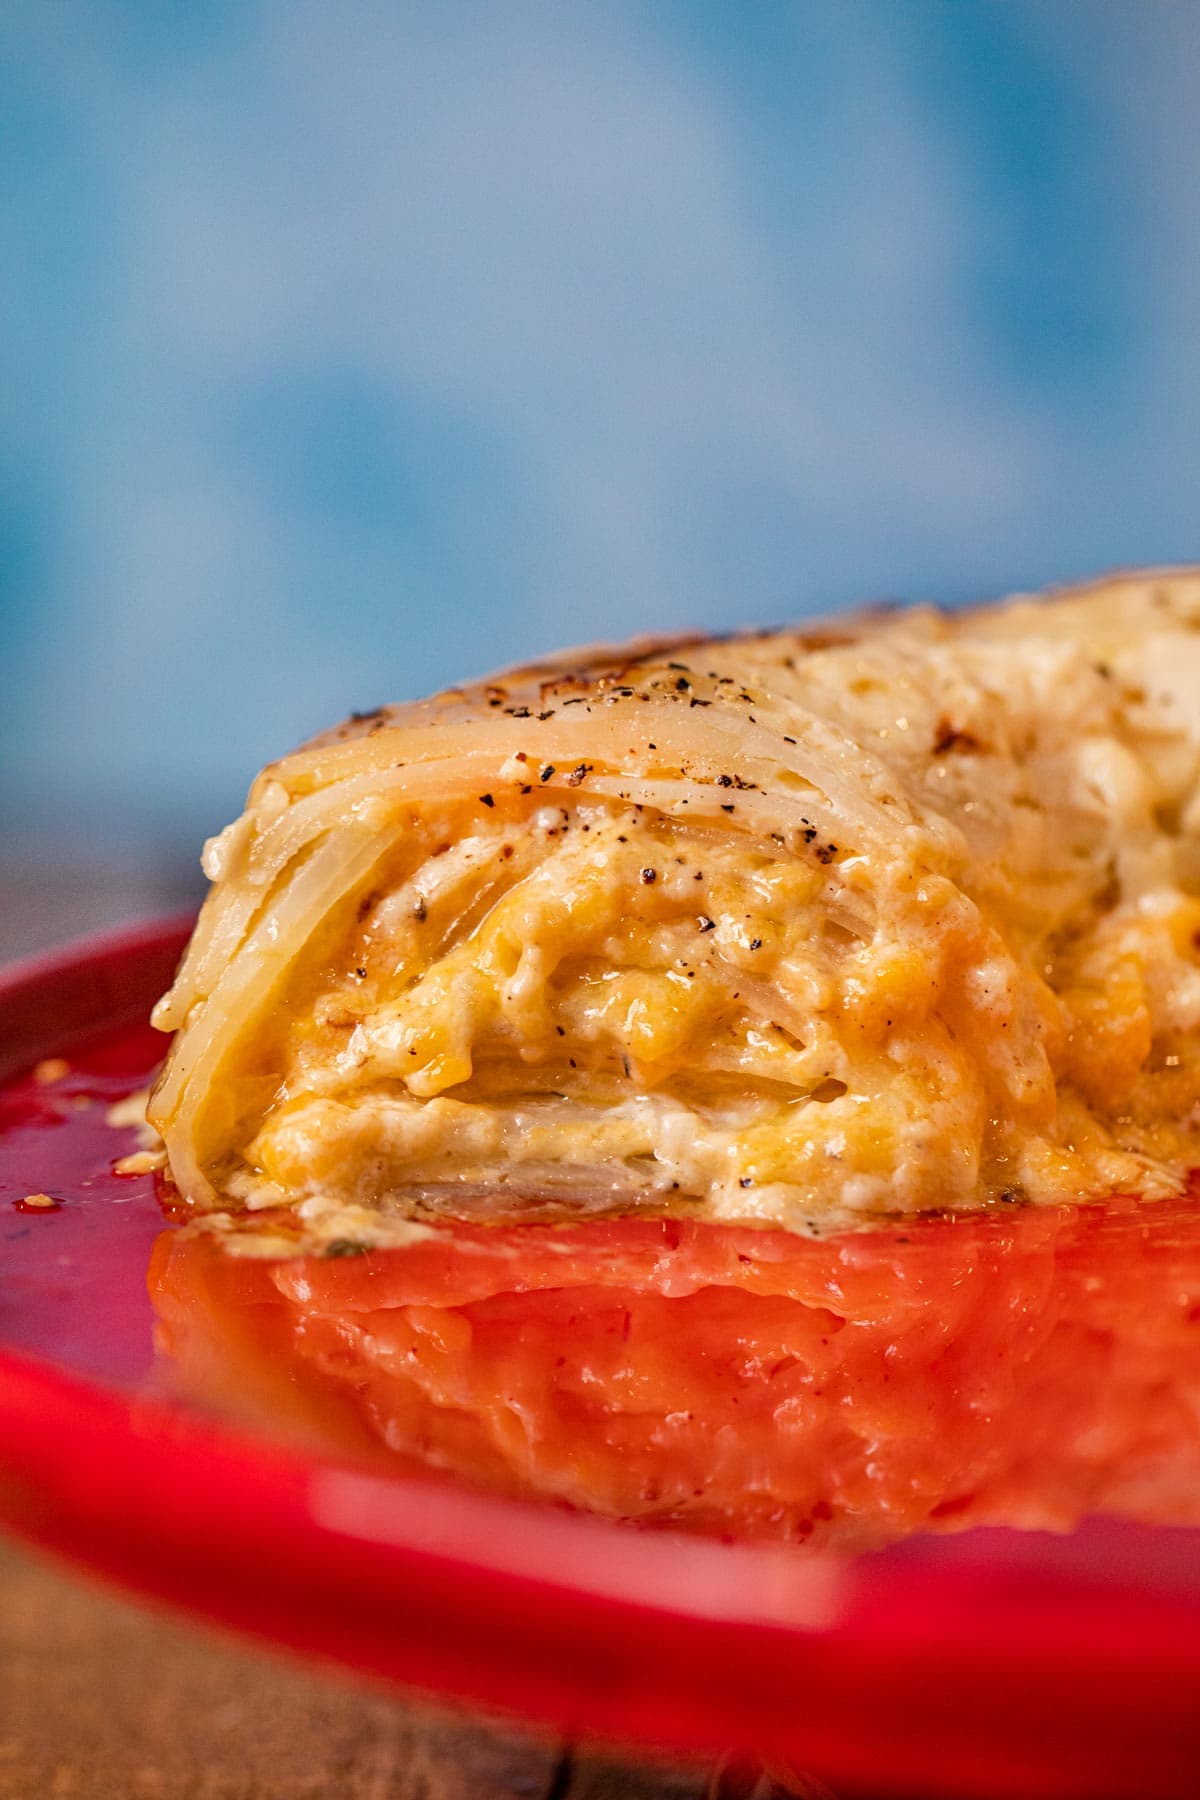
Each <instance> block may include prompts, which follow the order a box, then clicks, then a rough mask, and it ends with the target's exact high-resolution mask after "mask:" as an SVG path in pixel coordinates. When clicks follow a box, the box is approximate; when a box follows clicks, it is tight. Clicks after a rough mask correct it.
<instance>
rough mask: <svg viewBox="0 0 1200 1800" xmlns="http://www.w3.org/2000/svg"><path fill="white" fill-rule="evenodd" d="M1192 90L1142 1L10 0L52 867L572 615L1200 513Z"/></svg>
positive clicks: (0, 416) (9, 360)
mask: <svg viewBox="0 0 1200 1800" xmlns="http://www.w3.org/2000/svg"><path fill="white" fill-rule="evenodd" d="M1198 102H1200V8H1196V7H1193V6H1187V5H1179V6H1173V5H1165V4H1164V5H1154V6H1145V5H1141V4H1137V3H1136V0H1128V3H1125V4H1104V3H1103V0H1090V3H1089V4H1088V5H1087V6H1081V5H1079V4H1078V0H1061V3H1056V0H1027V3H1019V0H1007V3H1006V4H992V3H990V0H987V3H985V0H903V3H899V0H821V3H813V4H804V3H803V0H793V3H791V4H774V3H772V0H754V4H753V5H746V6H743V5H741V4H735V3H734V0H728V3H726V4H705V3H702V0H695V3H692V4H670V3H659V4H654V5H650V6H648V5H645V4H637V3H633V0H631V3H630V4H619V3H614V4H599V3H596V4H584V3H580V4H575V5H569V6H562V5H555V4H545V5H521V4H505V5H503V6H485V5H482V4H471V5H467V4H463V5H459V4H454V3H442V0H439V3H438V4H436V5H432V6H430V5H425V6H405V5H397V4H378V5H374V4H370V3H369V0H342V3H341V4H339V5H337V6H330V5H327V4H322V3H319V0H309V3H305V0H179V3H178V4H174V5H168V4H162V3H160V4H149V3H148V4H144V5H142V4H136V3H134V0H126V3H124V4H118V3H116V0H113V3H111V4H92V5H85V4H75V5H73V4H69V3H68V0H62V3H56V4H53V5H40V6H32V7H30V6H22V5H17V4H13V5H6V6H3V7H0V250H2V254H0V659H2V660H0V668H2V670H3V697H2V704H0V771H2V776H0V829H2V831H3V841H4V844H5V846H6V863H7V868H8V879H9V887H10V890H11V886H12V883H13V881H14V879H16V878H15V877H14V875H13V871H14V870H17V869H19V868H20V869H23V868H25V867H27V866H31V863H37V862H38V859H39V858H40V859H41V862H42V864H45V863H46V859H47V858H51V859H53V858H55V857H57V858H58V859H59V860H60V861H63V860H66V861H69V862H71V864H72V866H75V867H77V868H78V867H82V866H85V865H87V866H92V865H94V866H96V867H102V866H110V865H111V864H113V863H114V862H117V863H120V864H121V865H122V866H123V867H124V868H125V869H126V871H137V870H149V871H158V872H159V874H158V875H156V876H155V877H154V879H155V880H158V879H159V878H160V877H161V880H162V882H165V883H166V886H167V887H171V885H172V883H175V882H176V881H177V880H178V882H180V883H184V884H186V882H187V881H188V880H190V875H189V876H184V875H183V874H181V873H178V872H179V871H183V870H188V871H190V870H191V869H192V868H193V867H194V860H195V854H196V849H197V846H198V842H199V839H200V838H201V836H203V834H204V833H205V832H207V831H210V830H212V829H214V828H216V827H217V826H219V825H220V824H221V823H223V822H224V820H225V819H226V818H227V817H228V816H230V815H231V814H232V813H234V812H235V811H236V810H237V808H238V806H239V804H240V801H241V798H242V795H243V793H244V790H245V787H246V784H247V781H248V779H249V777H250V775H251V774H252V773H253V772H254V770H255V769H256V768H257V767H258V766H259V764H261V763H262V762H263V761H264V760H265V759H266V758H268V757H270V756H272V755H274V754H277V753H279V752H281V751H283V750H285V749H286V748H288V747H289V746H291V745H292V744H294V743H295V742H296V741H298V740H299V739H301V738H303V737H304V736H306V735H307V734H309V733H311V732H312V731H314V730H316V729H317V728H319V727H321V726H322V725H324V724H326V723H328V722H330V721H331V720H333V719H334V718H336V717H337V716H339V715H341V714H343V713H345V712H346V711H348V710H349V709H351V708H352V707H367V706H371V705H374V704H375V703H377V702H378V701H380V700H382V699H390V698H400V697H404V696H407V695H412V694H416V693H419V692H421V691H422V690H426V689H429V688H430V687H433V686H435V685H438V684H441V683H444V682H446V681H448V680H451V679H453V678H455V677H457V676H460V675H464V674H467V673H471V672H478V671H481V670H483V669H485V668H487V667H488V666H489V665H492V664H495V663H497V662H503V661H506V660H509V659H512V658H516V657H520V656H523V655H525V654H526V653H529V652H533V651H536V650H539V649H542V648H545V647H548V646H550V645H554V644H559V643H562V642H566V641H570V640H577V639H580V638H587V637H594V636H598V635H603V636H621V635H623V634H625V633H628V632H631V631H634V630H637V629H644V628H647V627H650V626H664V627H675V626H682V625H688V624H700V625H713V626H716V625H719V624H727V623H733V622H737V621H751V620H764V621H766V620H776V619H779V618H781V617H786V616H787V615H789V614H793V613H797V612H802V611H804V612H807V611H814V610H821V609H824V608H827V607H830V606H837V605H841V604H844V603H847V602H851V601H854V600H859V599H863V598H867V597H874V596H893V597H904V598H916V597H925V596H927V597H933V598H937V599H942V600H953V599H957V598H966V597H971V596H980V595H984V594H990V593H993V592H998V591H1003V590H1006V589H1011V588H1015V587H1019V586H1024V585H1029V584H1036V583H1041V582H1043V581H1050V580H1054V579H1061V578H1066V577H1070V576H1077V575H1082V574H1086V573H1088V572H1091V571H1095V570H1099V569H1102V568H1104V567H1106V566H1108V565H1111V564H1114V563H1121V562H1131V561H1139V560H1155V561H1165V560H1173V559H1174V560H1180V559H1187V558H1190V557H1193V556H1195V555H1196V554H1197V551H1198V550H1200V538H1198V534H1197V531H1196V527H1195V517H1196V490H1197V473H1198V453H1200V405H1198V401H1200V354H1198V352H1200V342H1198V336H1200V139H1198V137H1197V129H1196V117H1197V105H1198ZM164 871H165V872H166V873H165V874H164V873H163V872H164ZM151 885H153V884H152V883H151ZM97 891H98V890H97ZM147 891H149V889H148V890H147ZM157 891H158V890H157V889H155V894H154V897H157Z"/></svg>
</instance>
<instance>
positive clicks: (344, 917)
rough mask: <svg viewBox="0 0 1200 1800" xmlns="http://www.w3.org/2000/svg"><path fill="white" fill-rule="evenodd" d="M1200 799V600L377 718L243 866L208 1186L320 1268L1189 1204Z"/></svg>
mask: <svg viewBox="0 0 1200 1800" xmlns="http://www.w3.org/2000/svg"><path fill="white" fill-rule="evenodd" d="M1198 767H1200V575H1197V574H1195V573H1192V572H1175V573H1172V572H1164V573H1158V574H1156V573H1151V574H1147V575H1144V576H1137V577H1130V578H1126V579H1113V580H1110V581H1106V582H1103V583H1101V584H1099V585H1097V586H1094V587H1090V588H1086V589H1079V590H1074V591H1069V592H1065V593H1062V594H1059V595H1055V596H1051V597H1048V598H1043V599H1018V600H1015V601H1011V602H1007V603H1005V604H1002V605H997V606H991V607H986V608H981V609H977V610H973V611H968V612H962V613H958V614H952V615H947V614H943V613H940V612H937V611H934V610H932V609H929V608H917V609H913V610H905V611H896V612H886V613H880V614H877V615H870V616H861V617H857V618H853V619H850V620H847V621H838V622H836V623H835V625H834V626H833V627H831V628H828V629H812V628H808V627H798V628H796V629H787V630H780V631H769V632H750V633H745V634H737V635H734V636H731V637H728V638H696V639H692V640H688V641H682V640H680V641H676V642H673V643H667V644H641V643H639V644H635V645H632V646H630V647H627V648H622V649H616V650H608V649H604V650H594V651H584V652H577V653H573V654H570V655H568V656H566V657H564V658H562V659H559V660H555V661H552V662H547V663H545V664H542V665H536V666H533V667H530V668H526V669H520V670H517V671H515V672H513V673H511V674H505V675H501V676H497V677H496V678H495V679H493V680H491V681H487V682H482V683H479V684H477V685H474V686H470V687H466V688H462V689H452V690H450V691H448V692H446V693H443V694H440V695H438V696H436V697H435V698H433V699H431V700H427V701H423V702H420V703H417V704H413V705H406V706H398V707H383V708H380V709H379V710H378V711H377V712H373V713H370V714H366V715H361V716H356V717H355V718H353V719H351V720H350V721H349V722H347V723H346V724H345V725H343V726H341V727H339V728H338V729H337V730H335V731H333V732H331V733H329V734H328V735H327V736H326V737H324V738H322V739H319V740H317V741H316V742H315V743H313V744H311V745H309V746H308V747H306V748H304V749H302V750H299V751H297V752H296V753H295V754H294V755H291V756H288V757H285V758H284V759H283V760H281V761H280V762H277V763H275V764H273V765H271V766H270V767H269V768H267V769H266V770H265V771H264V772H263V774H262V775H261V776H259V778H258V780H257V781H256V782H255V784H254V787H253V789H252V790H251V793H250V798H249V801H248V804H247V809H246V812H245V813H244V815H243V816H242V817H241V818H240V819H239V820H238V821H237V822H236V823H235V824H234V825H232V826H231V827H230V828H229V829H228V830H227V831H226V832H224V833H223V834H222V836H221V837H219V838H217V839H216V840H214V841H213V842H212V843H211V844H210V845H209V846H208V850H207V854H206V859H205V866H206V869H207V871H208V873H209V875H210V877H211V878H212V880H213V883H214V887H213V892H212V894H211V895H210V898H209V900H208V902H207V905H206V907H205V909H204V912H203V915H202V917H201V920H200V924H199V926H198V928H197V931H196V934H195V938H194V940H193V943H192V946H191V949H190V950H189V952H188V955H187V958H186V961H185V962H184V965H183V967H182V969H181V970H180V973H179V976H178V979H177V981H176V983H175V986H174V988H173V989H172V991H171V993H170V994H169V995H168V996H167V997H166V998H165V999H164V1000H163V1002H162V1003H161V1005H160V1007H159V1009H158V1012H157V1015H156V1019H157V1022H158V1023H159V1024H160V1025H161V1026H163V1028H164V1029H168V1030H175V1031H176V1032H177V1036H176V1039H175V1043H174V1046H173V1049H172V1052H171V1055H170V1058H169V1061H168V1064H167V1068H166V1072H165V1074H164V1076H163V1078H162V1081H161V1082H160V1084H159V1087H158V1089H157V1092H156V1094H155V1096H154V1101H153V1106H152V1113H151V1116H152V1118H153V1120H154V1122H155V1124H156V1125H157V1127H158V1129H159V1130H160V1131H161V1133H162V1135H163V1137H164V1139H165V1141H166V1145H167V1149H168V1152H169V1156H170V1165H171V1169H172V1171H173V1175H174V1179H175V1182H176V1183H177V1184H178V1187H179V1189H180V1192H181V1194H182V1196H183V1198H184V1200H185V1202H186V1204H187V1206H188V1207H189V1208H192V1209H194V1210H195V1211H196V1212H197V1213H206V1212H218V1213H221V1214H228V1215H231V1216H241V1215H244V1214H259V1213H267V1214H269V1217H270V1219H271V1221H272V1225H271V1230H272V1231H273V1232H275V1233H276V1236H277V1237H278V1235H279V1234H280V1233H282V1234H283V1238H284V1239H285V1240H286V1241H287V1242H289V1243H291V1244H292V1245H293V1246H294V1247H308V1248H313V1247H319V1246H320V1245H321V1244H322V1243H325V1242H329V1241H330V1240H337V1241H345V1240H353V1241H354V1242H356V1243H366V1244H372V1245H386V1244H388V1243H392V1242H399V1241H403V1240H404V1239H405V1238H406V1237H408V1236H411V1227H412V1222H413V1221H427V1220H431V1219H445V1218H455V1219H469V1220H476V1221H478V1220H503V1221H512V1220H514V1219H530V1218H537V1219H541V1220H552V1219H556V1218H557V1219H564V1220H565V1219H571V1220H575V1219H578V1218H579V1217H581V1216H583V1215H589V1216H591V1215H595V1214H598V1213H605V1214H618V1215H629V1214H637V1215H640V1216H646V1215H651V1216H655V1217H658V1216H663V1215H669V1216H672V1217H680V1218H684V1219H690V1220H707V1221H721V1222H727V1223H735V1222H736V1223H739V1224H742V1223H744V1224H751V1225H758V1226H773V1227H778V1228H782V1229H784V1230H786V1231H788V1232H792V1233H799V1234H807V1235H810V1236H823V1235H825V1234H828V1233H830V1232H832V1231H841V1230H844V1229H847V1228H862V1227H868V1226H871V1225H873V1224H878V1223H880V1222H884V1221H889V1220H895V1219H896V1218H897V1217H898V1216H907V1215H912V1214H917V1213H924V1212H929V1211H946V1210H951V1211H960V1210H963V1209H975V1208H983V1207H989V1206H992V1205H994V1204H998V1203H1010V1204H1011V1203H1012V1202H1014V1201H1018V1202H1031V1203H1035V1204H1042V1203H1050V1202H1061V1201H1064V1200H1078V1199H1080V1198H1082V1197H1096V1196H1102V1195H1107V1194H1112V1193H1114V1192H1119V1191H1136V1192H1138V1193H1140V1194H1143V1195H1145V1196H1147V1197H1150V1198H1153V1197H1155V1196H1163V1195H1168V1194H1176V1193H1178V1192H1179V1191H1180V1190H1181V1188H1182V1186H1183V1183H1184V1178H1185V1175H1186V1172H1187V1170H1188V1169H1189V1168H1190V1166H1191V1165H1192V1164H1193V1163H1195V1162H1196V1161H1197V1160H1200V1158H1198V1156H1197V1142H1196V1139H1197V1118H1198V1115H1197V1111H1196V1104H1197V1098H1198V1088H1200V1054H1198V1052H1200V1034H1198V1029H1197V1028H1198V1024H1200V951H1198V949H1197V945H1198V942H1200V901H1198V900H1197V898H1196V894H1197V891H1200V800H1198V797H1197V770H1198ZM281 1209H282V1210H281Z"/></svg>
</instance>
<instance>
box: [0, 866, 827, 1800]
mask: <svg viewBox="0 0 1200 1800" xmlns="http://www.w3.org/2000/svg"><path fill="white" fill-rule="evenodd" d="M194 885H195V884H192V883H190V882H189V879H188V877H187V876H186V875H183V876H180V875H179V874H178V873H171V872H168V873H167V874H165V875H163V876H162V877H161V878H158V879H151V878H147V877H146V876H145V875H144V874H142V875H135V876H134V877H132V878H130V877H129V876H126V875H122V874H114V873H111V872H108V871H104V870H99V871H97V870H89V871H78V870H74V871H73V870H72V869H71V867H70V865H65V866H64V865H63V864H62V863H56V862H55V861H53V860H52V859H51V860H50V861H48V862H40V863H31V864H28V865H26V866H24V867H22V868H16V869H14V868H13V867H12V866H11V865H10V866H9V867H8V868H6V869H5V870H3V871H2V872H0V961H3V960H6V959H8V958H10V957H13V956H19V955H24V954H27V953H29V952H31V951H34V950H38V949H40V948H43V947H44V946H45V945H46V944H47V943H50V942H61V941H62V940H64V939H66V938H68V937H70V936H74V935H78V934H80V933H83V932H85V931H89V930H100V929H104V928H107V927H109V926H111V925H113V924H117V923H120V922H122V921H123V920H125V919H132V918H136V917H142V918H144V917H146V916H147V915H149V914H152V913H154V912H156V911H157V912H162V911H167V910H170V909H172V908H174V907H175V906H178V905H179V904H180V903H181V901H182V900H183V898H184V896H186V895H189V894H190V892H191V891H193V889H194ZM778 1791H779V1790H777V1789H775V1788H774V1786H773V1784H772V1782H771V1781H770V1780H769V1779H768V1778H767V1777H766V1776H764V1775H762V1774H761V1773H760V1772H758V1771H756V1770H754V1769H753V1768H749V1769H748V1768H746V1767H745V1766H744V1765H721V1766H719V1767H714V1766H712V1765H710V1766H708V1767H701V1766H696V1767H692V1768H678V1767H669V1766H666V1765H658V1766H655V1765H653V1764H652V1763H650V1762H649V1761H647V1760H645V1759H641V1760H639V1761H638V1762H636V1763H634V1762H632V1761H629V1760H622V1759H620V1758H618V1757H614V1756H612V1755H611V1754H609V1755H605V1754H603V1753H599V1752H596V1751H594V1750H586V1751H585V1750H583V1749H580V1748H579V1747H577V1746H571V1745H567V1744H564V1743H562V1742H560V1741H557V1740H555V1739H553V1738H544V1737H543V1738H539V1737H538V1736H536V1735H535V1734H534V1733H533V1731H532V1730H530V1729H522V1728H521V1727H519V1726H516V1725H513V1724H511V1723H504V1722H500V1721H496V1720H482V1719H479V1718H472V1717H468V1716H464V1715H461V1714H458V1715H456V1714H455V1713H453V1712H451V1711H449V1710H446V1711H435V1710H433V1709H431V1708H430V1707H429V1706H428V1705H427V1704H419V1703H417V1702H415V1701H409V1700H405V1699H398V1698H396V1697H394V1696H392V1695H391V1694H388V1693H385V1692H381V1691H379V1690H376V1689H371V1688H367V1687H363V1686H359V1685H356V1684H355V1683H353V1682H352V1681H351V1680H349V1679H348V1678H343V1677H341V1676H339V1675H337V1674H331V1673H329V1672H328V1671H326V1670H325V1669H319V1670H314V1669H311V1668H307V1667H303V1666H301V1665H299V1664H297V1663H294V1662H290V1661H288V1660H285V1659H284V1658H283V1657H282V1656H275V1655H273V1654H269V1653H266V1652H263V1651H261V1650H259V1649H257V1648H250V1647H247V1646H245V1645H243V1644H241V1643H239V1642H235V1641H234V1640H232V1639H230V1638H225V1637H221V1636H218V1635H216V1634H215V1633H213V1632H211V1631H210V1630H208V1629H204V1630H201V1629H198V1628H195V1627H193V1626H191V1625H190V1624H189V1623H187V1622H186V1621H182V1620H179V1619H177V1618H174V1617H170V1616H167V1615H165V1614H160V1613H157V1612H154V1611H151V1610H149V1609H147V1608H145V1607H143V1606H141V1605H135V1604H134V1603H132V1602H131V1601H128V1600H126V1599H124V1598H122V1597H119V1596H117V1595H115V1594H113V1593H112V1592H110V1591H108V1590H105V1589H102V1588H101V1587H99V1586H98V1585H93V1584H92V1583H91V1582H90V1581H88V1580H86V1579H84V1578H83V1577H81V1576H79V1575H76V1574H75V1573H73V1572H72V1573H68V1572H66V1571H65V1570H63V1569H61V1568H59V1567H56V1566H52V1565H51V1564H50V1563H48V1562H44V1561H42V1560H41V1559H40V1558H36V1557H34V1556H33V1555H31V1554H30V1553H28V1552H27V1551H26V1550H24V1549H23V1548H20V1547H18V1546H16V1545H14V1544H11V1543H6V1542H5V1541H3V1540H2V1539H0V1800H68V1797H69V1800H460V1797H461V1800H501V1796H503V1797H504V1800H509V1797H510V1796H511V1797H512V1800H704V1797H705V1796H720V1797H721V1800H751V1797H753V1800H767V1797H768V1796H769V1795H770V1794H772V1793H773V1792H778ZM789 1791H793V1792H795V1791H805V1792H809V1791H811V1792H812V1793H813V1794H814V1795H815V1794H818V1793H824V1792H825V1790H823V1789H820V1788H818V1787H813V1788H812V1789H811V1790H809V1789H805V1790H796V1789H794V1788H793V1789H791V1790H789Z"/></svg>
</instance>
